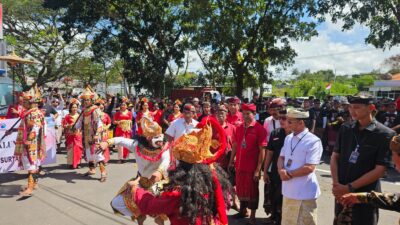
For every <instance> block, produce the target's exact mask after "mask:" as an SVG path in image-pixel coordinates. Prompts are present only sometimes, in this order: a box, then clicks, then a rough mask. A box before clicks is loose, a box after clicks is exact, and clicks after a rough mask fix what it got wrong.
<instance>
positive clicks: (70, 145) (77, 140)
mask: <svg viewBox="0 0 400 225" xmlns="http://www.w3.org/2000/svg"><path fill="white" fill-rule="evenodd" d="M78 117H79V115H78V114H76V115H74V116H71V114H68V115H66V116H65V118H64V120H63V123H62V124H63V127H64V133H65V139H66V141H65V144H66V148H67V164H68V165H71V166H72V168H77V166H78V165H79V164H80V162H81V159H82V152H83V146H82V133H81V132H80V131H79V130H75V129H72V126H73V125H74V123H75V121H76V120H77V119H78Z"/></svg>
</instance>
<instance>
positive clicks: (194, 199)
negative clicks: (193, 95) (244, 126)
mask: <svg viewBox="0 0 400 225" xmlns="http://www.w3.org/2000/svg"><path fill="white" fill-rule="evenodd" d="M210 124H212V127H213V128H214V129H215V130H217V131H218V132H219V135H218V137H219V140H218V141H219V142H220V147H219V149H218V151H217V152H216V153H215V154H212V153H211V151H210V147H211V142H212V140H211V137H212V130H213V129H212V128H211V125H210ZM198 128H201V130H200V131H198V132H196V131H193V132H192V133H190V134H187V135H183V136H181V137H180V138H179V139H178V140H177V141H176V142H175V145H174V147H173V150H172V151H173V155H174V157H175V159H177V160H179V163H178V166H177V167H176V169H175V170H172V171H169V176H168V180H169V182H168V183H167V184H165V185H164V188H163V192H162V193H161V194H160V195H155V194H153V193H151V192H149V191H148V190H146V189H144V188H141V187H140V184H139V181H138V180H135V181H130V182H128V188H127V190H126V192H125V193H126V194H127V195H129V196H130V198H131V199H132V204H133V205H134V206H135V213H137V214H140V215H154V214H155V215H160V214H165V215H166V216H168V218H169V220H170V221H171V225H189V224H190V225H193V224H195V225H202V224H215V225H221V224H223V225H225V224H228V219H227V215H226V205H227V204H228V202H229V193H230V190H231V187H230V184H229V180H228V179H227V175H226V173H225V172H224V171H223V170H222V169H221V168H220V167H219V166H218V165H216V164H213V163H214V162H215V161H216V160H217V159H218V158H219V157H220V156H221V155H223V154H224V151H225V148H226V137H225V134H224V131H223V129H222V127H221V126H220V125H219V124H218V122H217V121H216V120H215V119H213V118H209V119H208V120H203V122H202V123H200V124H199V126H198ZM116 203H117V202H115V201H114V200H113V202H112V205H113V207H114V208H115V206H116V205H117V204H116Z"/></svg>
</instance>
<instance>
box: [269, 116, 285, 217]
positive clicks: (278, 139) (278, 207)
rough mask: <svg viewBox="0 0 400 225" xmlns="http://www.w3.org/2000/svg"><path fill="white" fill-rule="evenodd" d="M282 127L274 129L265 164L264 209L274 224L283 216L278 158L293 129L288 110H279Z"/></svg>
mask: <svg viewBox="0 0 400 225" xmlns="http://www.w3.org/2000/svg"><path fill="white" fill-rule="evenodd" d="M279 122H280V125H281V127H280V128H277V129H275V130H274V131H272V133H271V136H270V138H269V141H268V146H267V155H266V158H265V164H264V182H265V185H264V210H265V212H266V213H267V214H271V216H270V217H269V219H270V222H272V223H273V224H281V218H282V198H283V197H282V192H281V189H282V181H281V178H280V176H279V173H278V167H277V163H278V158H279V155H280V153H281V149H282V147H283V144H284V142H285V138H286V135H288V134H289V133H290V132H291V131H290V129H289V127H288V125H287V117H286V110H282V111H279Z"/></svg>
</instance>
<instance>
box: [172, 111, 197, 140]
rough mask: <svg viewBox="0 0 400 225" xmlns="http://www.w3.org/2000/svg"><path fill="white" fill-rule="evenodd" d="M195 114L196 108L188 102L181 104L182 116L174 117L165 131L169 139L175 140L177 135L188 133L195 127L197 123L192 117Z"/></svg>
mask: <svg viewBox="0 0 400 225" xmlns="http://www.w3.org/2000/svg"><path fill="white" fill-rule="evenodd" d="M195 114H196V109H195V108H194V106H193V105H192V104H190V103H187V104H185V105H184V106H183V118H179V119H176V120H175V121H174V122H172V123H171V125H170V126H169V127H168V129H167V130H166V131H165V135H166V136H167V138H168V140H169V141H171V142H172V141H176V140H177V139H178V138H179V137H181V136H182V135H184V134H188V133H190V132H192V131H193V130H197V129H196V125H197V124H198V123H199V122H197V121H196V120H195V119H193V117H194V115H195Z"/></svg>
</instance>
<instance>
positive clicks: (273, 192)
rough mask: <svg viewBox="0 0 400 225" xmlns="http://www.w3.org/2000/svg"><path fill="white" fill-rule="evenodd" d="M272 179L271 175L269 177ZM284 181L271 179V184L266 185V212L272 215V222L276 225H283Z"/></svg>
mask: <svg viewBox="0 0 400 225" xmlns="http://www.w3.org/2000/svg"><path fill="white" fill-rule="evenodd" d="M269 177H270V178H272V176H271V174H270V175H269ZM282 203H283V196H282V181H281V180H280V179H279V178H277V179H271V182H270V183H269V184H265V185H264V204H263V206H264V210H265V213H266V214H271V220H273V221H275V224H281V220H282Z"/></svg>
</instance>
